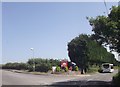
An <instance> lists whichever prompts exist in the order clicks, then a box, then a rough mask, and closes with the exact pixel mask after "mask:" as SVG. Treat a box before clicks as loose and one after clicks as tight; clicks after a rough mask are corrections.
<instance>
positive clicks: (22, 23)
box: [0, 2, 118, 63]
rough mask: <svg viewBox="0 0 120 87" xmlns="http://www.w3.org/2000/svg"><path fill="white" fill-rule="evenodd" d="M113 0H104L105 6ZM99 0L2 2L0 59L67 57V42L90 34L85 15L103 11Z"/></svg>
mask: <svg viewBox="0 0 120 87" xmlns="http://www.w3.org/2000/svg"><path fill="white" fill-rule="evenodd" d="M117 4H118V3H117V2H111V3H110V2H109V3H107V7H108V9H109V8H110V7H111V6H112V5H117ZM104 12H106V9H105V6H104V3H103V2H75V3H73V2H71V3H70V2H63V3H62V2H61V3H57V2H56V3H55V2H54V3H53V2H46V3H44V2H38V3H34V2H31V3H30V2H21V3H20V2H19V3H17V2H16V3H15V2H11V3H8V2H6V3H5V2H4V3H2V61H0V62H2V63H6V62H26V61H27V60H28V59H29V58H31V57H32V51H31V50H30V48H34V56H35V57H39V58H54V59H64V58H66V59H69V57H68V53H67V43H68V42H70V41H71V40H72V39H73V38H75V37H76V36H78V35H79V34H82V33H84V34H91V33H92V32H91V26H90V25H89V23H88V21H87V20H86V16H89V17H96V16H98V15H106V14H105V13H104Z"/></svg>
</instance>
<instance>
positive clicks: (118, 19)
mask: <svg viewBox="0 0 120 87" xmlns="http://www.w3.org/2000/svg"><path fill="white" fill-rule="evenodd" d="M87 19H88V20H89V22H90V25H91V26H92V31H93V32H94V34H93V35H92V37H93V38H94V39H95V40H96V41H97V42H99V44H101V45H102V44H105V45H109V47H110V49H111V51H116V52H118V53H120V6H118V7H115V6H113V7H112V10H111V12H110V14H109V15H108V17H106V16H97V17H96V18H87Z"/></svg>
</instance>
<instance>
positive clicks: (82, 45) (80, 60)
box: [68, 35, 88, 73]
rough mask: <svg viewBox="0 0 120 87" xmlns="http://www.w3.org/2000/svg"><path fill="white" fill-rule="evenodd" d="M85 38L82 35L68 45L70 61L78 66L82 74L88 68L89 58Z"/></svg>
mask: <svg viewBox="0 0 120 87" xmlns="http://www.w3.org/2000/svg"><path fill="white" fill-rule="evenodd" d="M83 36H84V35H80V36H79V37H76V38H75V39H73V40H72V41H71V42H69V43H68V55H69V57H70V60H71V61H72V62H75V63H76V64H77V66H78V67H79V68H80V69H81V72H82V73H83V71H85V70H86V68H87V66H88V61H87V59H88V58H87V53H86V52H87V46H86V41H85V40H84V38H83Z"/></svg>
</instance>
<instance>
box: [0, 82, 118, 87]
mask: <svg viewBox="0 0 120 87" xmlns="http://www.w3.org/2000/svg"><path fill="white" fill-rule="evenodd" d="M2 87H119V86H115V85H112V83H111V82H106V81H66V82H56V83H54V84H51V85H3V86H2Z"/></svg>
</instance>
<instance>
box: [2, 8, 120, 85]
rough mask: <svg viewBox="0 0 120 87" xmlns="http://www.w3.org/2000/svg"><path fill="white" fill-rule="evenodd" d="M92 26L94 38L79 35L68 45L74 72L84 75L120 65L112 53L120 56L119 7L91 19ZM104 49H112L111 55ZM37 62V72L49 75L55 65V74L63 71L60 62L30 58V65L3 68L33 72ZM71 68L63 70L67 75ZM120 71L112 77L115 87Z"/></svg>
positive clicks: (21, 64) (23, 64)
mask: <svg viewBox="0 0 120 87" xmlns="http://www.w3.org/2000/svg"><path fill="white" fill-rule="evenodd" d="M87 20H88V21H89V23H90V25H91V26H92V31H93V32H94V33H93V34H92V35H87V34H80V35H79V36H77V37H75V38H74V39H72V40H71V41H70V42H69V43H68V44H67V45H68V56H69V58H70V60H71V62H74V63H76V67H75V68H74V70H75V71H78V70H80V71H81V73H82V74H83V73H92V72H96V71H98V70H99V67H100V65H101V64H102V63H112V64H114V66H120V62H119V61H117V60H116V59H115V56H114V55H113V54H112V53H111V52H112V51H113V52H117V53H118V54H120V6H118V7H115V6H113V7H112V8H111V12H110V14H109V15H108V16H107V17H106V16H103V15H102V16H97V17H96V18H93V17H91V18H88V17H87ZM105 47H109V48H110V51H111V52H108V51H107V50H106V48H105ZM34 63H35V71H38V72H48V71H49V70H51V69H52V66H56V72H62V71H63V69H62V68H61V67H60V60H54V59H41V58H35V59H29V60H28V62H27V63H7V64H5V65H3V67H2V68H3V69H18V70H29V71H30V72H31V71H33V64H34ZM68 70H69V68H68V67H64V71H65V72H67V71H68ZM118 81H120V72H119V73H118V74H117V75H115V76H114V77H113V83H114V84H117V85H118V84H120V83H119V82H118Z"/></svg>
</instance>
